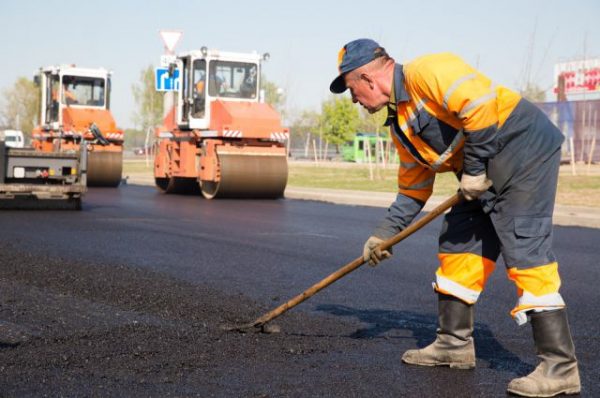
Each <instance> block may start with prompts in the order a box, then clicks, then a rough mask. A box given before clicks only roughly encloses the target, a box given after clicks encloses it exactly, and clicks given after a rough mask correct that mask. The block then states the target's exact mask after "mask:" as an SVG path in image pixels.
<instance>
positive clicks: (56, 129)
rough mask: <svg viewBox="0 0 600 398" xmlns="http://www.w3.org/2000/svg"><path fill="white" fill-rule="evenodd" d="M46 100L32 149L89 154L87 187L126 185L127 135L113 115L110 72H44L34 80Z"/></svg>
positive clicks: (68, 67) (59, 69)
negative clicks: (123, 180)
mask: <svg viewBox="0 0 600 398" xmlns="http://www.w3.org/2000/svg"><path fill="white" fill-rule="evenodd" d="M34 81H35V82H36V83H37V84H38V85H39V87H40V91H41V95H40V99H41V107H40V110H41V111H40V112H41V113H40V121H41V123H40V125H39V126H37V127H36V128H35V129H34V131H33V133H32V136H33V140H32V146H33V147H34V148H35V149H36V150H38V151H41V152H57V151H78V150H79V148H80V145H81V143H82V141H85V142H86V149H87V151H88V154H87V157H88V170H89V174H88V184H89V185H91V186H110V187H116V186H118V185H119V183H120V182H121V175H122V164H123V131H122V130H121V129H119V128H118V127H117V125H116V123H115V120H114V118H113V116H112V113H111V111H110V86H111V72H109V71H107V70H105V69H103V68H98V69H90V68H79V67H76V66H74V65H60V66H49V67H45V68H40V70H39V73H38V74H37V75H36V77H35V78H34Z"/></svg>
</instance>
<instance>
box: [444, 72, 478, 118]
mask: <svg viewBox="0 0 600 398" xmlns="http://www.w3.org/2000/svg"><path fill="white" fill-rule="evenodd" d="M476 77H477V74H476V73H470V74H468V75H466V76H463V77H461V78H460V79H458V80H455V81H454V83H452V85H451V86H450V87H449V88H448V90H446V94H445V95H444V102H443V104H442V105H443V106H444V108H446V110H448V101H450V97H451V96H452V94H454V92H455V91H456V90H457V89H458V87H459V86H460V85H461V84H463V83H464V82H466V81H468V80H472V79H475V78H476Z"/></svg>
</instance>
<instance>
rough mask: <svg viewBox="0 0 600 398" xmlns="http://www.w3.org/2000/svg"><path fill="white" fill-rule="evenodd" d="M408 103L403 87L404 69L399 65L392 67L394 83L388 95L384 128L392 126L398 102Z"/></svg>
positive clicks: (408, 98)
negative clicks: (388, 101)
mask: <svg viewBox="0 0 600 398" xmlns="http://www.w3.org/2000/svg"><path fill="white" fill-rule="evenodd" d="M408 101H410V96H409V95H408V92H407V91H406V88H405V87H404V67H403V66H402V65H401V64H395V65H394V81H393V82H392V92H391V93H390V103H389V104H388V116H387V120H386V121H385V124H384V125H385V126H389V125H390V124H392V122H393V119H395V118H396V113H397V110H398V108H397V106H398V103H400V102H408Z"/></svg>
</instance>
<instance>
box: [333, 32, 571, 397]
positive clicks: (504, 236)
mask: <svg viewBox="0 0 600 398" xmlns="http://www.w3.org/2000/svg"><path fill="white" fill-rule="evenodd" d="M338 72H339V74H338V76H337V77H336V78H335V79H334V80H333V82H332V83H331V86H330V90H331V91H332V92H333V93H342V92H344V91H345V90H346V89H349V90H350V93H351V95H352V100H353V102H355V103H356V102H359V103H360V104H361V105H362V106H363V107H364V108H366V109H367V110H368V111H369V112H370V113H374V112H377V111H379V110H381V109H384V108H387V112H388V118H387V122H386V125H389V126H390V134H391V137H392V139H393V140H394V142H395V144H396V147H397V150H398V153H399V157H400V167H399V170H398V188H399V190H398V195H397V198H396V200H395V202H394V203H393V204H392V205H391V206H390V207H389V209H388V213H387V216H386V217H385V218H384V219H383V220H382V221H381V223H380V224H379V225H378V227H377V228H376V229H375V231H374V233H373V235H372V236H371V237H370V238H369V239H368V240H367V242H366V243H365V246H364V250H363V257H364V260H365V261H368V262H369V264H371V265H376V264H377V263H379V262H380V261H381V260H383V259H385V258H388V257H390V256H391V254H392V253H391V250H387V251H382V250H380V249H379V248H378V246H379V245H380V243H382V242H383V241H384V240H385V239H388V238H390V237H391V236H393V235H394V234H396V233H398V232H399V231H401V230H402V229H403V228H405V227H406V226H407V225H408V224H409V223H410V222H411V221H412V220H413V218H414V217H415V216H416V215H417V214H418V213H419V212H420V211H421V209H422V208H423V205H424V204H425V202H426V201H427V199H428V198H429V197H430V196H431V193H432V188H433V183H434V179H435V175H436V173H442V172H452V173H455V174H456V176H457V178H458V179H459V180H460V190H461V191H462V193H463V195H464V197H465V198H466V200H465V201H463V202H462V203H460V204H458V205H456V206H454V207H453V208H452V209H451V211H450V212H448V213H447V214H446V215H445V218H444V222H443V227H442V231H441V233H440V236H439V254H438V257H439V263H440V265H439V268H438V270H437V272H436V280H435V282H434V284H433V286H434V290H435V292H437V294H438V315H439V316H438V322H439V328H438V331H437V337H436V340H435V341H434V342H433V343H432V344H431V345H429V346H427V347H425V348H423V349H418V350H409V351H407V352H406V353H405V354H404V355H403V357H402V360H403V362H405V363H408V364H414V365H425V366H438V365H445V366H450V367H451V368H459V369H471V368H474V367H475V349H474V343H473V337H472V333H473V322H474V321H473V305H474V304H475V302H476V301H477V299H478V298H479V295H480V294H481V292H482V291H483V289H484V287H485V284H486V281H487V279H488V277H489V275H490V274H491V273H492V271H493V270H494V266H495V264H496V261H497V259H498V257H499V255H500V254H502V256H503V258H504V262H505V263H506V269H507V273H508V277H509V279H510V280H512V281H513V282H514V283H515V284H516V287H517V293H518V301H517V305H516V306H515V308H514V309H513V310H512V311H511V315H512V316H513V317H514V319H515V320H516V321H517V323H519V324H524V323H526V322H527V320H530V321H531V326H532V329H533V338H534V342H535V345H536V348H537V352H538V356H539V358H540V360H541V362H540V364H539V366H538V367H537V368H536V369H535V370H534V371H533V372H532V373H531V374H529V375H527V376H525V377H521V378H518V379H515V380H512V381H511V382H510V384H509V386H508V391H509V392H512V393H515V394H519V395H523V396H536V397H547V396H554V395H557V394H560V393H567V394H568V393H577V392H579V391H580V378H579V370H578V365H577V359H576V357H575V348H574V345H573V341H572V338H571V333H570V330H569V325H568V320H567V314H566V309H565V303H564V301H563V298H562V297H561V295H560V293H559V287H560V284H561V281H560V277H559V273H558V263H557V261H556V258H555V256H554V254H553V252H552V247H551V240H552V213H553V209H554V199H555V194H556V185H557V178H558V169H559V163H560V147H561V144H562V142H563V135H562V134H561V132H560V131H559V130H558V129H557V128H556V127H555V126H554V125H553V124H552V123H551V122H550V120H549V119H548V118H547V117H546V116H545V115H544V114H543V113H542V112H541V111H540V110H539V109H538V108H537V107H536V106H534V105H532V104H531V103H530V102H528V101H527V100H525V99H523V98H521V97H520V96H519V94H517V93H515V92H513V91H511V90H509V89H507V88H506V87H503V86H501V85H495V84H493V83H492V81H491V80H490V79H488V78H487V77H485V76H484V75H483V74H481V73H480V72H478V71H477V70H475V69H474V68H472V67H471V66H469V65H468V64H466V63H465V62H464V61H463V60H461V59H460V58H459V57H457V56H456V55H453V54H450V53H442V54H433V55H426V56H423V57H420V58H417V59H416V60H414V61H412V62H409V63H406V64H404V65H401V64H398V63H395V61H394V60H393V59H392V58H391V57H390V56H389V55H388V54H387V53H386V51H385V50H384V49H383V48H382V47H381V46H379V44H377V43H376V42H374V41H373V40H370V39H359V40H355V41H352V42H350V43H348V44H346V45H345V46H344V47H343V48H342V49H341V50H340V52H339V55H338Z"/></svg>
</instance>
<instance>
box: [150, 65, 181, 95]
mask: <svg viewBox="0 0 600 398" xmlns="http://www.w3.org/2000/svg"><path fill="white" fill-rule="evenodd" d="M154 81H155V86H154V88H155V89H156V91H177V90H179V84H180V83H179V81H180V79H179V69H175V71H174V72H173V76H169V69H168V68H156V69H155V73H154Z"/></svg>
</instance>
